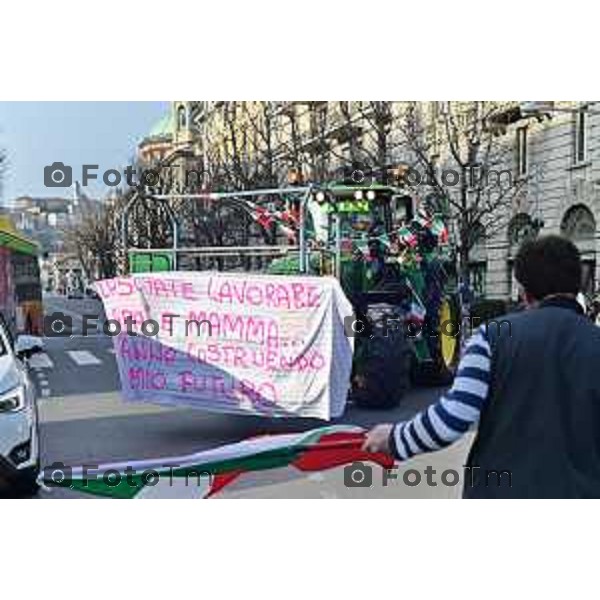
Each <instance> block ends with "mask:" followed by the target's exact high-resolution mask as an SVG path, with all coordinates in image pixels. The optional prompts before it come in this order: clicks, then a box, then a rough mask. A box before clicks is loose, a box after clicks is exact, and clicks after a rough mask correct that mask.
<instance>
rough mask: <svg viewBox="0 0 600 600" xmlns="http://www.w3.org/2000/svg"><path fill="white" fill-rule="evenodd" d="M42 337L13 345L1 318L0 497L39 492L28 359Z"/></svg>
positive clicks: (36, 434)
mask: <svg viewBox="0 0 600 600" xmlns="http://www.w3.org/2000/svg"><path fill="white" fill-rule="evenodd" d="M42 347H43V346H42V344H41V342H40V341H39V338H34V337H32V336H21V337H19V338H17V341H16V343H15V344H14V345H13V343H12V338H11V336H10V333H9V331H8V330H7V328H6V326H5V325H4V323H3V321H2V320H1V319H0V494H2V492H4V490H5V489H6V488H7V489H8V491H9V492H14V493H16V494H18V495H33V494H35V493H36V492H37V490H38V483H37V478H38V475H39V471H40V443H39V432H38V417H37V403H36V394H35V388H34V386H33V383H32V382H31V380H30V378H29V375H28V373H27V364H26V361H27V359H28V358H29V357H30V356H31V355H32V354H34V353H35V352H38V351H41V350H42Z"/></svg>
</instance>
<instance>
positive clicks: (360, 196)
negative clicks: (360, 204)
mask: <svg viewBox="0 0 600 600" xmlns="http://www.w3.org/2000/svg"><path fill="white" fill-rule="evenodd" d="M354 198H355V199H356V200H362V199H363V193H362V190H356V192H354Z"/></svg>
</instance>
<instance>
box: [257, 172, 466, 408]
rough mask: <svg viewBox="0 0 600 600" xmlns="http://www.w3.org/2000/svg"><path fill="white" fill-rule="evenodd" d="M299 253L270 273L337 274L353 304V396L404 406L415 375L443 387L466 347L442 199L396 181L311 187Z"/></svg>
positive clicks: (368, 403) (363, 402)
mask: <svg viewBox="0 0 600 600" xmlns="http://www.w3.org/2000/svg"><path fill="white" fill-rule="evenodd" d="M306 213H307V218H306V219H305V224H304V235H303V236H302V237H303V238H304V239H303V240H302V243H301V248H300V255H299V256H298V257H295V256H290V257H286V258H280V259H276V260H274V261H273V262H272V263H271V265H270V267H269V269H268V272H269V273H273V274H292V273H298V272H306V273H309V274H312V275H334V276H336V277H337V278H338V279H339V280H340V282H341V285H342V288H343V289H344V292H345V293H346V295H347V296H348V298H349V299H350V301H351V302H352V305H353V306H354V308H355V319H354V321H352V322H351V323H347V324H346V333H347V335H353V336H355V338H356V339H355V342H356V346H355V362H354V368H353V375H352V398H353V400H354V401H355V402H356V403H357V404H358V405H360V406H364V407H370V408H389V407H391V406H395V405H396V404H398V402H399V401H400V399H401V398H402V396H403V395H404V393H405V392H406V390H407V389H408V388H409V387H410V385H411V383H415V382H420V383H424V384H429V385H446V384H448V383H449V382H450V381H451V379H452V377H453V374H454V369H455V366H456V364H457V361H458V355H459V347H460V319H461V311H460V303H459V299H458V294H457V293H456V292H455V289H456V284H455V281H456V278H455V271H454V260H453V257H452V255H451V253H450V249H449V246H448V243H447V229H446V225H445V223H444V221H443V218H442V214H441V213H442V208H441V207H439V206H425V205H422V206H420V207H419V208H418V210H417V209H416V207H415V206H414V203H413V199H412V198H411V197H410V196H408V195H406V194H405V193H403V191H402V190H399V189H397V188H393V187H389V186H383V185H374V184H372V185H368V186H359V185H345V184H333V185H329V186H327V187H322V188H320V189H318V190H315V191H313V193H312V194H311V196H310V198H309V199H308V201H307V211H306Z"/></svg>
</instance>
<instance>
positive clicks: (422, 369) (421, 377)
mask: <svg viewBox="0 0 600 600" xmlns="http://www.w3.org/2000/svg"><path fill="white" fill-rule="evenodd" d="M438 322H439V329H440V331H439V334H438V335H437V336H433V337H431V338H430V345H429V352H430V354H431V360H429V361H424V362H421V363H418V364H415V366H414V373H413V379H414V380H415V381H416V382H418V383H420V384H422V385H449V384H450V383H452V381H453V379H454V374H455V372H456V367H457V365H458V360H459V358H460V325H461V313H460V304H459V302H458V299H457V298H456V296H453V295H447V296H444V297H443V298H442V301H441V303H440V306H439V309H438ZM444 323H446V327H444ZM449 323H452V324H454V325H448V324H449ZM457 327H458V329H457ZM453 332H455V333H456V335H449V334H452V333H453Z"/></svg>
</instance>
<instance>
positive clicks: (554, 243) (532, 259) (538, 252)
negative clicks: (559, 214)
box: [515, 235, 581, 300]
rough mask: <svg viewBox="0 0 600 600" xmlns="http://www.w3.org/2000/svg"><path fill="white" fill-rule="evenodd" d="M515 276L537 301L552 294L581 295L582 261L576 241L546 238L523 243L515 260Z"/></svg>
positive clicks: (553, 236)
mask: <svg viewBox="0 0 600 600" xmlns="http://www.w3.org/2000/svg"><path fill="white" fill-rule="evenodd" d="M515 277H516V279H517V281H518V282H519V283H520V284H521V285H522V286H523V287H524V288H525V291H526V292H527V293H528V294H530V295H531V296H533V298H535V299H536V300H541V299H542V298H545V297H546V296H550V295H552V294H574V295H575V294H577V293H578V292H579V288H580V284H581V259H580V256H579V250H577V247H576V246H575V244H573V242H571V241H569V240H567V239H566V238H563V237H560V236H558V235H546V236H542V237H539V238H537V239H535V240H529V241H526V242H524V243H523V245H522V246H521V247H520V248H519V252H518V253H517V258H516V259H515Z"/></svg>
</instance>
